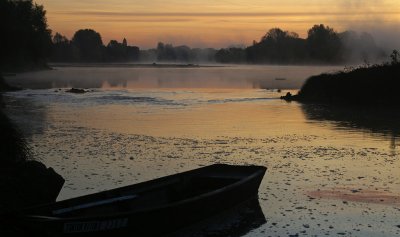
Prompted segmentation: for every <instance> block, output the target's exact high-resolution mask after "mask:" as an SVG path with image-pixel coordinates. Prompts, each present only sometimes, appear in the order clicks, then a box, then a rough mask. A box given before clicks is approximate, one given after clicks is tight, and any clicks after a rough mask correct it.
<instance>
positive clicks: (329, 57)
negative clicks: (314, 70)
mask: <svg viewBox="0 0 400 237" xmlns="http://www.w3.org/2000/svg"><path fill="white" fill-rule="evenodd" d="M307 49H308V52H309V53H310V57H311V58H312V59H315V60H317V61H322V62H338V61H340V60H341V52H342V43H341V41H340V39H339V36H338V34H337V33H336V32H335V31H334V30H333V29H332V28H330V27H329V26H326V27H325V26H324V25H323V24H320V25H314V26H313V27H312V28H311V29H310V30H308V37H307Z"/></svg>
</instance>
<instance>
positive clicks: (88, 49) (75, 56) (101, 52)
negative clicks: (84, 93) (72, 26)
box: [49, 29, 139, 62]
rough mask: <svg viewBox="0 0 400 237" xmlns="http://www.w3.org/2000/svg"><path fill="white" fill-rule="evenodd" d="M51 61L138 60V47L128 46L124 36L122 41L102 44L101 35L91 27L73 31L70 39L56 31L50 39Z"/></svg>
mask: <svg viewBox="0 0 400 237" xmlns="http://www.w3.org/2000/svg"><path fill="white" fill-rule="evenodd" d="M49 60H50V61H53V62H124V61H138V60H139V47H137V46H129V45H128V42H127V40H126V39H125V38H124V39H123V40H122V43H120V42H118V41H117V40H110V42H109V43H108V44H107V45H103V41H102V38H101V35H100V34H99V33H98V32H96V31H94V30H92V29H81V30H78V31H77V32H75V34H74V36H73V37H72V40H69V39H68V38H67V37H65V36H63V35H61V34H59V33H56V34H55V35H54V37H53V39H52V52H51V55H50V58H49Z"/></svg>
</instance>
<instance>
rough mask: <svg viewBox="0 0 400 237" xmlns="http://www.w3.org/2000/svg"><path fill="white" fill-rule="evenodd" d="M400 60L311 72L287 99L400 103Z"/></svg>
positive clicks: (283, 97)
mask: <svg viewBox="0 0 400 237" xmlns="http://www.w3.org/2000/svg"><path fill="white" fill-rule="evenodd" d="M399 78H400V64H398V63H397V64H382V65H373V66H368V67H359V68H356V69H353V70H350V71H339V72H336V73H329V74H320V75H317V76H312V77H310V78H309V79H307V81H306V82H305V83H304V85H303V86H302V88H301V90H300V91H299V93H298V94H297V95H292V94H290V93H288V94H286V96H282V97H281V99H284V100H286V101H299V102H304V103H322V104H336V105H367V106H382V105H383V106H393V105H398V104H399V103H400V97H399V96H398V88H399V86H400V80H399Z"/></svg>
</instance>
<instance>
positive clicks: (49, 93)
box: [5, 67, 400, 236]
mask: <svg viewBox="0 0 400 237" xmlns="http://www.w3.org/2000/svg"><path fill="white" fill-rule="evenodd" d="M334 69H335V68H318V67H313V68H309V67H229V68H222V69H221V68H204V69H202V68H196V69H172V68H168V69H154V68H153V69H152V68H147V69H140V68H139V69H138V68H133V69H132V68H131V69H126V70H124V69H121V68H118V69H116V68H59V69H57V70H53V71H48V72H44V73H33V74H22V75H18V76H17V77H10V78H8V80H9V81H10V82H13V83H15V84H20V85H23V86H24V87H27V88H33V89H29V90H24V91H19V92H12V93H8V94H6V96H5V97H6V101H7V103H8V105H9V107H8V108H7V113H8V114H9V115H10V116H11V117H12V118H13V119H14V120H15V121H16V123H17V124H18V125H19V127H20V128H21V130H22V131H23V133H24V134H25V135H26V137H27V138H28V141H29V144H30V146H31V147H32V151H33V153H34V154H35V157H37V159H39V160H40V161H42V162H43V163H45V164H46V165H48V166H52V167H53V168H54V169H55V170H56V171H57V172H58V173H60V174H61V175H62V176H63V177H64V178H65V179H66V184H65V186H64V188H63V190H62V192H61V194H60V196H59V199H60V200H62V199H66V198H70V197H75V196H80V195H83V194H88V193H93V192H97V191H100V190H106V189H110V188H114V187H117V186H124V185H128V184H132V183H136V182H140V181H145V180H149V179H153V178H156V177H160V176H164V175H168V174H173V173H176V172H180V171H185V170H189V169H192V168H196V167H200V166H204V165H208V164H213V163H229V164H257V165H264V166H267V167H268V171H267V174H266V176H265V178H264V180H263V182H262V184H261V187H260V189H259V206H258V208H256V212H254V210H253V214H252V215H256V216H257V217H263V218H264V221H260V218H258V219H256V220H254V223H247V224H246V223H245V224H246V225H247V226H250V227H251V228H249V229H248V230H246V231H245V232H243V233H242V232H240V231H237V232H238V233H240V235H245V236H289V235H296V234H299V235H300V236H301V235H304V236H321V235H329V236H338V235H343V236H396V235H400V227H399V225H400V221H399V218H398V217H399V216H400V172H399V171H400V161H399V148H398V147H397V145H398V143H399V142H398V139H399V135H400V124H399V123H398V122H397V121H399V118H400V116H399V115H398V113H395V112H394V111H393V110H390V109H381V110H371V109H365V108H364V109H363V108H329V107H324V106H318V105H301V104H298V103H286V102H284V101H281V100H279V99H277V98H278V97H279V96H281V95H283V94H284V93H286V92H287V91H288V90H287V89H290V90H291V91H292V92H293V91H295V89H296V88H299V86H300V85H301V83H302V82H303V81H304V78H305V77H306V76H308V75H309V74H313V73H316V72H322V71H330V70H334ZM277 78H278V80H276V79H277ZM65 87H85V88H89V90H90V92H88V93H85V94H71V93H67V92H65ZM265 88H269V90H265ZM277 89H282V91H281V92H278V91H277ZM253 209H254V208H253ZM242 214H243V213H242ZM242 214H241V215H242ZM222 219H224V218H222ZM244 219H245V218H244ZM261 219H262V218H261ZM215 221H216V222H215V223H220V222H218V221H220V220H215ZM242 224H243V223H242ZM210 225H211V226H212V224H210V223H208V224H206V226H210ZM235 225H236V224H235ZM237 225H238V224H237ZM221 226H222V227H221ZM223 226H224V225H223V224H217V227H216V228H214V230H212V233H219V235H223V234H224V233H225V236H229V235H231V234H232V233H231V234H229V232H226V230H227V229H231V228H232V224H231V225H228V227H227V228H225V229H223ZM221 228H222V230H221ZM218 231H220V232H218ZM248 231H249V232H248ZM185 234H187V233H185ZM185 234H183V236H184V235H185ZM190 235H194V236H196V232H190ZM197 235H198V232H197ZM215 235H216V236H218V234H215Z"/></svg>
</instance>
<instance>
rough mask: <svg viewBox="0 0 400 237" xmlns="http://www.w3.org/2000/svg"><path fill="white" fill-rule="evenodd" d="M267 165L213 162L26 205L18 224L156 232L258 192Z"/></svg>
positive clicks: (50, 232)
mask: <svg viewBox="0 0 400 237" xmlns="http://www.w3.org/2000/svg"><path fill="white" fill-rule="evenodd" d="M265 172H266V168H265V167H262V166H234V165H224V164H216V165H210V166H207V167H203V168H199V169H195V170H191V171H186V172H183V173H178V174H175V175H170V176H166V177H162V178H158V179H154V180H150V181H147V182H143V183H139V184H133V185H130V186H126V187H122V188H117V189H113V190H109V191H104V192H100V193H95V194H90V195H86V196H82V197H77V198H72V199H69V200H64V201H59V202H55V203H50V204H46V205H41V206H37V207H32V208H28V209H26V210H23V212H22V214H20V215H19V216H18V219H17V220H18V222H19V223H20V227H21V228H24V229H25V230H27V231H29V233H35V234H40V235H41V236H46V235H47V236H128V235H129V236H157V235H161V234H166V233H170V232H172V231H175V230H178V229H179V228H182V227H185V226H188V225H190V224H192V223H194V222H196V221H199V220H202V219H205V218H207V217H209V216H212V215H215V214H217V213H219V212H221V211H223V210H226V209H229V208H232V207H234V206H236V205H237V204H240V203H242V202H244V201H246V200H248V199H251V198H254V197H256V196H257V194H258V187H259V185H260V183H261V181H262V179H263V176H264V173H265Z"/></svg>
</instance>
